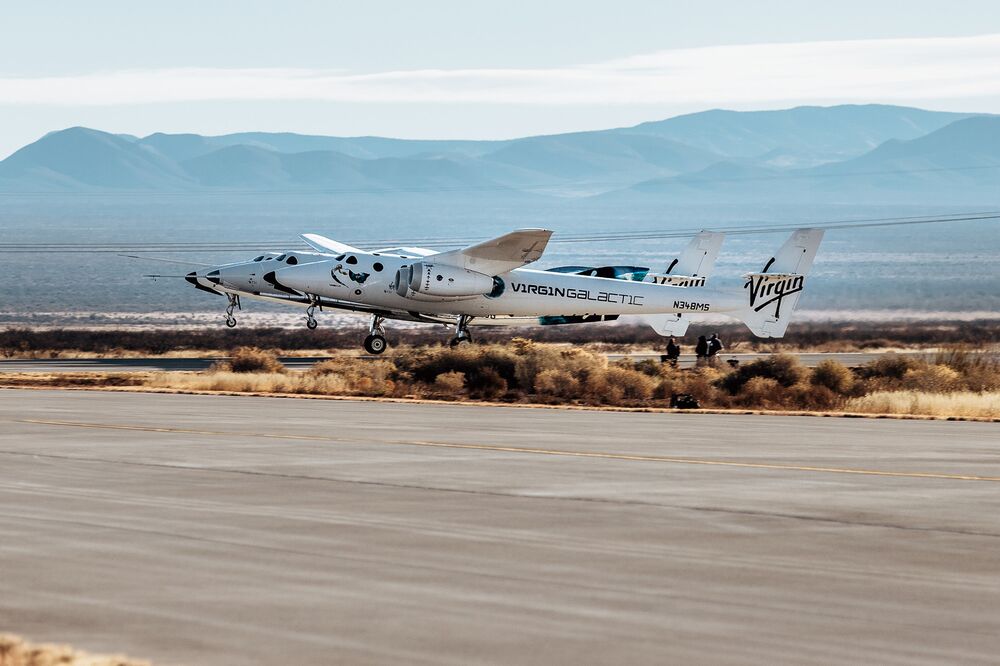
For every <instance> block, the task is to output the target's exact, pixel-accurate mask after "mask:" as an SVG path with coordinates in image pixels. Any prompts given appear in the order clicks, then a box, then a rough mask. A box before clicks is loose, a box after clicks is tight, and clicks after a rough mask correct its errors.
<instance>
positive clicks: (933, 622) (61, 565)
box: [0, 390, 1000, 665]
mask: <svg viewBox="0 0 1000 666" xmlns="http://www.w3.org/2000/svg"><path fill="white" fill-rule="evenodd" d="M998 441H1000V426H998V425H996V424H985V423H948V422H920V421H890V420H867V419H823V418H803V417H749V416H728V415H724V416H719V415H714V416H710V415H693V414H639V413H602V412H580V411H561V410H542V409H513V408H506V409H505V408H489V407H471V406H462V405H448V406H437V405H416V404H388V403H371V402H350V401H314V400H292V399H268V398H237V397H201V396H180V395H176V396H175V395H155V394H130V393H100V392H76V391H63V392H60V391H14V390H7V391H0V537H2V538H0V628H2V629H3V630H5V631H11V632H16V633H19V634H22V635H25V636H28V637H31V638H32V639H34V640H52V641H68V642H71V643H74V644H77V645H79V646H81V647H83V648H86V649H90V650H96V651H102V652H106V651H119V650H121V651H125V652H127V653H130V654H133V655H136V656H143V657H149V658H152V659H154V660H155V661H156V663H158V664H166V663H186V664H195V665H197V664H241V665H242V664H257V663H260V664H291V663H295V664H320V663H323V664H325V663H433V664H469V663H528V664H532V663H533V664H552V663H692V662H695V663H709V664H710V663H797V664H816V663H834V662H837V663H847V662H865V663H873V662H875V663H880V664H919V663H925V664H940V663H995V661H996V658H997V654H998V653H1000V555H998V552H1000V452H998V449H997V442H998Z"/></svg>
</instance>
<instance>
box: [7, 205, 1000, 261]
mask: <svg viewBox="0 0 1000 666" xmlns="http://www.w3.org/2000/svg"><path fill="white" fill-rule="evenodd" d="M998 219H1000V211H981V212H974V213H944V214H938V215H934V216H906V217H886V218H868V219H855V220H832V221H828V222H820V223H814V224H804V223H801V222H796V223H775V224H765V225H752V226H748V225H732V226H723V227H714V228H713V229H712V230H713V231H719V232H723V233H726V234H728V235H749V234H763V233H776V232H782V231H785V232H787V231H794V230H795V229H799V228H802V227H804V226H808V227H812V228H822V229H827V230H838V229H863V228H872V227H892V226H908V225H917V224H941V223H947V222H970V221H993V220H998ZM699 231H701V228H695V227H688V228H684V229H674V230H670V231H657V230H649V231H632V232H604V233H595V234H571V233H570V234H565V235H558V236H555V237H553V239H552V240H551V241H550V243H551V244H569V243H598V242H600V243H605V242H611V241H629V240H633V241H634V240H658V239H670V238H687V237H690V236H693V235H695V234H696V233H698V232H699ZM482 240H483V238H482V236H477V237H467V238H440V237H438V238H432V237H423V238H411V239H399V238H396V239H377V240H354V241H345V242H347V243H348V244H350V245H355V246H364V247H368V248H378V247H401V246H402V247H405V246H417V245H419V246H424V247H427V248H442V247H461V246H464V245H470V244H473V243H476V242H480V241H482ZM307 247H308V246H307V245H306V244H304V243H303V242H302V241H301V239H295V240H291V241H289V240H269V241H234V242H227V241H217V242H212V241H204V242H196V241H191V242H150V243H89V244H87V243H0V252H4V253H28V252H31V253H39V252H45V253H123V252H129V253H136V254H140V253H151V252H171V253H207V252H227V251H253V252H260V251H262V250H264V249H265V248H275V249H285V250H289V249H295V248H301V249H303V250H305V249H306V248H307Z"/></svg>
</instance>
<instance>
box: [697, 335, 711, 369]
mask: <svg viewBox="0 0 1000 666" xmlns="http://www.w3.org/2000/svg"><path fill="white" fill-rule="evenodd" d="M694 355H695V357H696V358H697V361H696V363H697V364H698V365H702V364H703V363H704V362H705V359H707V358H708V340H706V339H705V336H704V335H699V336H698V344H696V345H695V346H694Z"/></svg>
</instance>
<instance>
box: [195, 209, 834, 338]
mask: <svg viewBox="0 0 1000 666" xmlns="http://www.w3.org/2000/svg"><path fill="white" fill-rule="evenodd" d="M551 235H552V232H551V231H548V230H545V229H521V230H518V231H514V232H511V233H509V234H505V235H503V236H500V237H499V238H494V239H492V240H488V241H484V242H482V243H478V244H476V245H473V246H470V247H467V248H464V249H461V250H452V251H449V252H434V251H431V250H424V249H421V248H391V249H384V250H375V251H370V252H369V251H365V250H360V249H358V248H355V247H351V246H349V245H345V244H343V243H339V242H337V241H334V240H330V239H329V238H325V237H323V236H319V235H316V234H306V235H304V236H302V238H303V239H304V240H305V241H306V243H308V244H309V245H310V246H311V247H313V248H314V249H315V250H316V251H315V252H295V251H291V252H281V253H267V254H262V255H260V256H257V257H255V258H254V259H253V260H251V261H248V262H243V263H237V264H228V265H225V266H219V267H217V268H212V269H210V270H207V271H205V272H192V273H189V274H188V275H187V276H185V277H186V279H187V281H188V282H190V283H191V284H193V285H195V286H196V287H197V288H199V289H202V290H204V291H208V292H211V293H215V294H224V295H226V296H228V297H229V308H228V309H227V311H226V316H227V319H226V323H227V325H229V326H235V325H236V320H235V318H234V317H233V311H234V309H235V308H239V307H240V306H241V303H240V298H241V296H247V297H251V298H257V299H262V300H268V301H279V302H285V303H292V304H296V305H300V306H303V307H305V308H306V324H307V326H308V327H309V328H310V329H312V328H316V326H317V322H316V319H315V316H314V314H315V310H316V309H317V308H319V309H323V308H332V309H338V310H348V311H355V312H364V313H369V314H371V323H370V325H369V331H368V336H367V337H366V338H365V340H364V348H365V350H366V351H368V352H369V353H372V354H380V353H382V352H383V351H385V349H386V346H387V344H386V339H385V331H384V329H383V326H382V324H383V322H384V321H385V320H387V319H398V320H407V321H417V322H427V323H437V324H449V325H454V331H455V333H454V337H453V338H452V340H451V344H452V346H455V345H458V344H461V343H462V342H470V341H471V340H472V336H471V335H470V333H469V326H470V325H498V324H513V325H525V324H542V325H547V324H568V323H584V322H595V321H609V320H614V319H617V318H618V317H619V316H621V315H640V316H642V317H643V319H644V320H645V321H646V322H647V323H648V324H650V325H651V326H652V327H653V328H654V329H655V330H656V331H657V332H658V333H660V334H661V335H683V334H684V332H685V331H686V330H687V326H688V323H689V322H688V315H689V314H690V313H705V312H711V313H721V314H725V315H729V316H732V317H735V318H737V319H740V320H742V321H743V322H744V323H745V324H746V325H747V327H748V328H749V329H750V330H751V331H752V332H753V333H754V334H755V335H757V336H759V337H765V338H770V337H781V336H783V335H784V333H785V329H786V328H787V327H788V321H789V317H790V315H791V313H792V311H793V310H794V309H795V306H796V304H797V303H798V300H799V297H800V295H801V292H802V289H803V285H804V281H805V276H806V274H807V273H808V271H809V269H810V267H811V266H812V262H813V258H814V257H815V256H816V251H817V249H818V247H819V244H820V241H821V240H822V238H823V230H822V229H799V230H798V231H795V232H794V233H793V234H792V235H791V237H790V238H789V239H788V240H787V241H786V242H785V244H784V245H783V246H782V247H781V249H780V250H779V251H778V252H777V254H775V256H774V257H772V258H771V259H770V260H769V261H768V262H767V263H766V264H765V265H764V267H763V269H762V270H761V271H760V272H755V273H747V274H746V275H744V276H743V284H742V288H739V287H735V288H732V289H728V290H726V289H716V288H710V287H708V286H706V278H707V277H708V276H709V275H710V273H711V270H712V267H713V266H714V263H715V259H716V257H717V256H718V253H719V247H720V246H721V243H722V234H719V233H713V232H702V233H700V234H698V235H697V236H696V237H695V238H694V239H693V240H692V241H691V243H690V244H689V245H688V247H687V249H686V250H685V251H684V253H683V254H682V255H681V256H680V257H679V258H678V259H675V260H674V261H673V262H671V263H670V264H669V265H668V266H667V268H666V270H665V271H664V272H663V273H655V272H651V271H649V269H647V268H641V267H637V266H606V267H600V268H594V267H584V266H566V267H561V268H553V269H549V270H531V269H528V268H524V266H526V265H528V264H531V263H534V262H535V261H537V260H538V259H539V258H540V257H541V256H542V252H543V251H544V250H545V246H546V245H547V243H548V241H549V238H550V236H551Z"/></svg>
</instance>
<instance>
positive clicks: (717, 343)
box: [708, 333, 725, 365]
mask: <svg viewBox="0 0 1000 666" xmlns="http://www.w3.org/2000/svg"><path fill="white" fill-rule="evenodd" d="M723 349H725V347H723V346H722V340H720V339H719V334H718V333H712V337H711V338H709V340H708V360H709V361H710V362H711V363H712V364H713V365H714V364H715V357H716V355H717V354H718V353H719V352H720V351H722V350H723Z"/></svg>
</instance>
